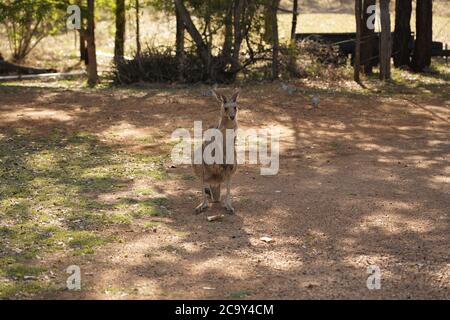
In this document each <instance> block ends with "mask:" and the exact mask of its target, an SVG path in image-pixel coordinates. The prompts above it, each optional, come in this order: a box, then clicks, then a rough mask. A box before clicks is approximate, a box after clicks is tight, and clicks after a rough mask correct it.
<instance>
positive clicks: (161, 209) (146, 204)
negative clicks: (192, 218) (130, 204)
mask: <svg viewBox="0 0 450 320" xmlns="http://www.w3.org/2000/svg"><path fill="white" fill-rule="evenodd" d="M168 206H169V199H167V198H164V197H160V198H154V199H148V200H144V201H140V202H139V209H138V210H137V211H136V212H135V215H136V216H138V217H142V216H153V217H165V216H168V215H171V214H172V213H171V212H170V210H169V209H168Z"/></svg>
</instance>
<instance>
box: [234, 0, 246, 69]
mask: <svg viewBox="0 0 450 320" xmlns="http://www.w3.org/2000/svg"><path fill="white" fill-rule="evenodd" d="M243 9H244V0H234V10H233V24H234V45H233V60H232V63H231V69H232V70H238V69H239V67H240V62H239V54H240V52H241V45H242V39H243V38H242V28H241V17H242V15H243V12H242V11H243Z"/></svg>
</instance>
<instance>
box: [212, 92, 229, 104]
mask: <svg viewBox="0 0 450 320" xmlns="http://www.w3.org/2000/svg"><path fill="white" fill-rule="evenodd" d="M211 92H212V94H213V96H214V97H215V98H216V99H217V101H219V102H220V103H223V104H225V103H227V97H225V96H224V95H223V94H220V93H218V92H217V91H216V90H214V89H211Z"/></svg>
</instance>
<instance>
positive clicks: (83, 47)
mask: <svg viewBox="0 0 450 320" xmlns="http://www.w3.org/2000/svg"><path fill="white" fill-rule="evenodd" d="M82 28H83V27H82ZM79 34H80V61H84V64H85V65H88V64H89V59H88V54H87V47H86V37H85V34H86V30H84V29H81V30H80V31H79Z"/></svg>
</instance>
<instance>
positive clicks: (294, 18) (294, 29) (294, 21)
mask: <svg viewBox="0 0 450 320" xmlns="http://www.w3.org/2000/svg"><path fill="white" fill-rule="evenodd" d="M297 17H298V0H294V4H293V5H292V27H291V40H292V41H295V33H296V32H297Z"/></svg>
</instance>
